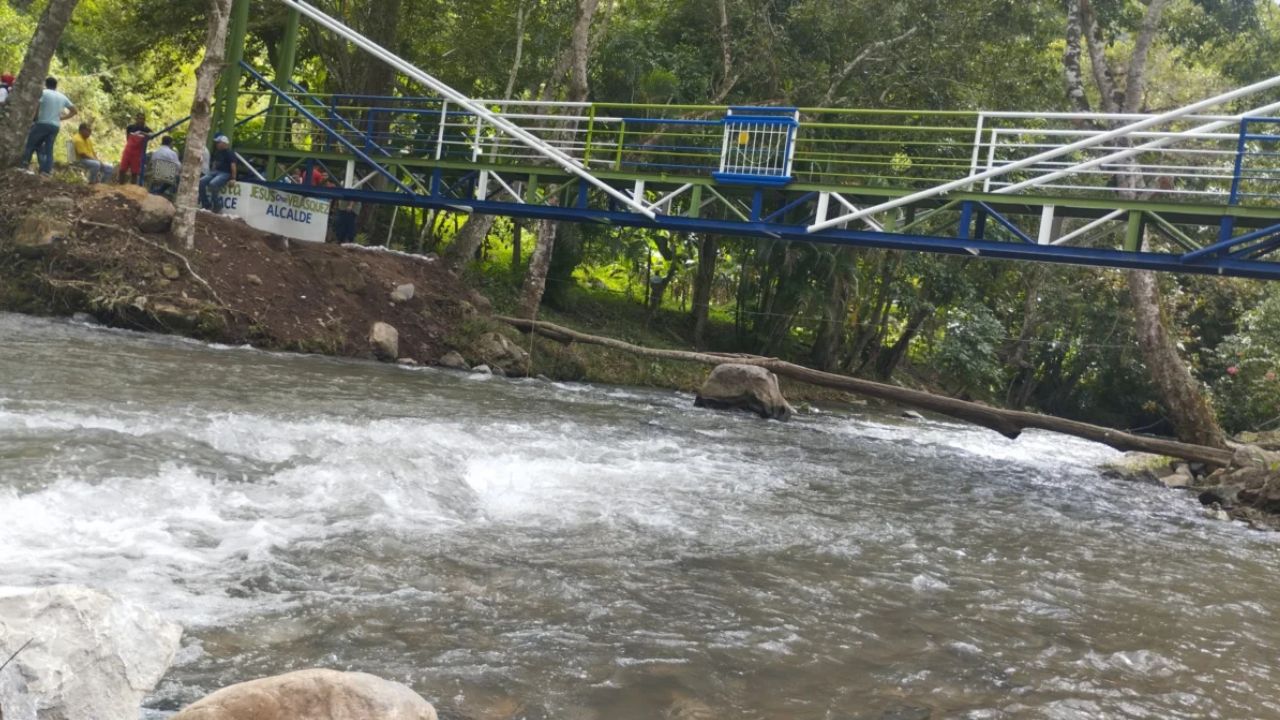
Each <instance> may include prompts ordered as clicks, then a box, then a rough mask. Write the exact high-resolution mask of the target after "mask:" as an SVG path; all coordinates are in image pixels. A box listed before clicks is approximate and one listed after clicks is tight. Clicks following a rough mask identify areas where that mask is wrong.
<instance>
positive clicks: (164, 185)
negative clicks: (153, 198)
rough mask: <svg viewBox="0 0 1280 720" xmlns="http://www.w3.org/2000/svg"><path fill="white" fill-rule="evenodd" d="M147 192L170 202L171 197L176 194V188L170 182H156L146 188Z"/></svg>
mask: <svg viewBox="0 0 1280 720" xmlns="http://www.w3.org/2000/svg"><path fill="white" fill-rule="evenodd" d="M147 192H150V193H151V194H152V195H159V196H161V197H166V198H168V199H170V200H172V199H173V196H174V195H177V194H178V186H177V185H175V184H173V183H171V182H159V181H157V182H153V183H151V184H150V185H149V186H148V187H147Z"/></svg>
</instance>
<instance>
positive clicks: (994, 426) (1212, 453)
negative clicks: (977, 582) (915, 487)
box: [495, 316, 1232, 467]
mask: <svg viewBox="0 0 1280 720" xmlns="http://www.w3.org/2000/svg"><path fill="white" fill-rule="evenodd" d="M495 319H497V320H500V321H502V322H504V323H507V324H508V325H511V326H512V327H515V328H516V329H518V330H520V331H522V332H526V333H527V332H533V333H537V334H538V335H542V336H544V337H547V338H550V339H552V340H555V341H557V342H562V343H575V342H577V343H582V344H584V345H599V346H602V347H607V348H613V349H615V350H621V351H623V352H628V353H633V354H636V355H642V356H644V357H651V358H660V359H663V360H678V361H682V362H696V363H702V364H704V365H721V364H724V363H738V364H742V365H756V366H759V367H763V368H766V369H767V370H769V371H770V372H773V373H774V374H776V375H779V376H781V377H787V378H791V379H792V380H799V381H801V382H806V383H809V384H811V385H818V386H821V387H828V388H833V389H836V390H843V391H845V392H849V393H853V394H855V395H861V396H863V397H870V398H876V399H878V400H888V401H891V402H895V403H898V404H899V405H903V406H906V407H911V408H916V409H918V410H926V411H929V412H934V413H937V414H939V415H945V416H947V417H951V418H955V419H957V420H963V421H965V422H968V423H972V424H974V425H980V426H982V427H985V428H989V429H991V430H994V431H996V432H998V433H1000V434H1001V435H1004V436H1005V437H1007V438H1017V437H1018V436H1019V435H1021V434H1022V431H1023V430H1026V429H1028V428H1036V429H1040V430H1051V431H1053V432H1058V433H1062V434H1064V435H1074V436H1075V437H1080V438H1084V439H1086V440H1092V441H1094V442H1099V443H1102V444H1103V445H1108V446H1110V447H1113V448H1115V449H1117V450H1121V451H1124V452H1130V451H1139V452H1147V453H1155V454H1157V455H1167V456H1169V457H1175V458H1181V459H1183V460H1187V461H1189V462H1199V463H1204V464H1206V465H1210V466H1213V467H1226V466H1227V465H1229V464H1230V463H1231V455H1232V453H1231V451H1230V450H1225V449H1221V448H1214V447H1206V446H1203V445H1192V444H1189V443H1182V442H1177V441H1175V440H1165V439H1161V438H1153V437H1147V436H1145V435H1134V434H1132V433H1126V432H1122V431H1120V430H1115V429H1113V428H1108V427H1103V426H1101V425H1093V424H1090V423H1086V422H1079V421H1077V420H1067V419H1065V418H1059V417H1053V416H1052V415H1042V414H1040V413H1032V412H1023V411H1020V410H1002V409H1000V408H994V407H990V406H988V405H983V404H981V403H975V402H969V401H966V400H957V399H955V398H949V397H946V396H943V395H935V394H933V393H927V392H924V391H922V390H912V389H910V388H904V387H898V386H896V385H887V384H885V383H878V382H872V381H870V380H862V379H859V378H854V377H849V376H847V375H837V374H835V373H829V372H823V371H821V370H814V369H812V368H807V367H804V366H802V365H796V364H795V363H789V362H787V361H785V360H779V359H777V358H768V357H761V356H759V355H738V354H728V353H707V352H691V351H687V350H665V349H661V348H647V347H642V346H640V345H633V344H631V343H628V342H623V341H622V340H615V339H613V338H607V337H601V336H598V335H588V334H586V333H581V332H578V331H576V330H570V329H569V328H566V327H562V326H560V325H555V324H553V323H548V322H542V321H539V320H527V319H522V318H512V317H503V316H495Z"/></svg>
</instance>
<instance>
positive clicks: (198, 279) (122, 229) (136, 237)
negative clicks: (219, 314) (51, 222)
mask: <svg viewBox="0 0 1280 720" xmlns="http://www.w3.org/2000/svg"><path fill="white" fill-rule="evenodd" d="M78 222H80V223H82V224H84V225H90V226H92V227H98V228H104V229H107V230H116V231H118V232H121V233H124V234H125V236H126V237H129V238H131V239H133V240H137V241H139V242H141V243H143V244H145V245H150V246H151V247H153V248H155V249H157V250H159V251H161V252H164V253H168V254H169V255H172V256H173V257H175V258H177V259H179V260H181V261H182V264H183V266H184V267H186V268H187V272H188V273H189V274H190V275H191V278H192V279H193V280H195V281H196V282H198V283H200V284H201V285H202V286H204V289H205V290H208V291H209V295H210V296H212V297H213V299H214V301H215V302H217V303H218V306H219V308H220V309H222V310H224V311H226V312H228V313H232V314H235V313H236V312H237V311H236V310H235V309H233V308H232V307H231V306H229V305H227V303H225V302H223V301H222V298H221V297H219V296H218V293H217V291H216V290H214V289H213V286H212V285H210V284H209V283H208V281H206V280H205V279H204V278H203V277H200V274H199V273H197V272H196V271H195V268H193V267H191V260H190V259H188V258H187V256H186V255H183V254H182V253H180V252H178V251H177V250H174V249H173V248H169V247H165V246H164V245H162V244H161V243H158V242H156V241H154V240H149V239H147V238H145V237H143V236H142V235H141V234H139V233H137V232H135V231H133V230H130V229H129V228H127V227H123V226H121V225H113V224H111V223H100V222H94V221H93V220H85V219H83V218H81V219H80V220H79V221H78Z"/></svg>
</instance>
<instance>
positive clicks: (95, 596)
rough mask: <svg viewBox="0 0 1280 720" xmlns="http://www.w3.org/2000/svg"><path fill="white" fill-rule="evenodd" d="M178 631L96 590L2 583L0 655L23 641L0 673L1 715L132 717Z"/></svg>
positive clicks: (73, 719)
mask: <svg viewBox="0 0 1280 720" xmlns="http://www.w3.org/2000/svg"><path fill="white" fill-rule="evenodd" d="M181 636H182V627H181V626H179V625H176V624H174V623H171V622H168V621H166V620H163V619H161V618H160V617H159V616H158V615H156V614H155V613H153V612H151V611H150V610H147V609H145V608H143V607H140V606H138V605H135V604H133V603H129V602H125V601H123V600H119V599H117V598H115V597H112V596H111V595H107V594H105V593H102V592H99V591H97V590H91V589H89V588H83V587H76V586H73V585H55V586H52V587H48V588H42V589H39V590H25V589H24V590H21V591H16V592H11V591H4V590H0V663H3V662H4V660H5V659H7V658H8V657H9V656H10V655H13V653H15V652H17V651H18V650H19V648H22V651H21V652H18V654H17V655H16V656H15V657H14V658H13V662H11V663H10V664H9V667H7V668H5V671H4V674H3V675H2V676H0V708H2V709H3V712H4V718H5V720H37V719H38V720H85V719H86V718H92V720H137V718H138V712H139V707H140V706H141V704H142V699H143V698H144V697H145V696H146V694H147V693H149V692H150V691H151V690H152V688H154V687H155V685H156V683H157V682H159V681H160V678H161V677H162V676H163V675H164V673H165V671H166V670H168V669H169V663H171V662H172V661H173V654H174V653H175V652H176V651H177V649H178V640H179V639H180V638H181ZM28 640H29V641H30V644H29V645H26V647H25V648H24V647H23V645H24V644H26V643H27V641H28Z"/></svg>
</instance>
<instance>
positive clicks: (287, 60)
mask: <svg viewBox="0 0 1280 720" xmlns="http://www.w3.org/2000/svg"><path fill="white" fill-rule="evenodd" d="M301 23H302V14H301V13H299V12H298V11H297V10H295V9H293V8H290V9H289V14H288V16H287V18H286V20H285V24H284V37H283V38H282V39H281V40H280V48H279V52H278V53H277V54H278V55H279V57H280V62H279V64H278V65H277V66H276V77H275V84H276V87H281V88H282V87H284V86H285V85H286V83H287V82H288V80H289V79H291V78H292V77H293V71H294V69H295V66H296V65H297V63H298V34H299V30H300V27H301ZM270 107H271V109H270V110H268V111H267V142H268V143H270V145H271V146H272V147H277V146H279V145H280V136H281V135H282V134H283V133H284V132H285V131H286V130H287V129H288V128H289V115H288V111H287V110H281V108H280V104H279V98H277V97H276V95H275V93H272V94H271V100H270ZM275 174H276V156H275V155H272V156H271V157H270V159H269V160H268V161H267V176H268V177H271V176H274V175H275Z"/></svg>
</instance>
